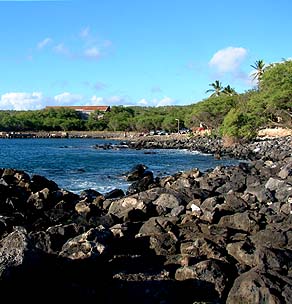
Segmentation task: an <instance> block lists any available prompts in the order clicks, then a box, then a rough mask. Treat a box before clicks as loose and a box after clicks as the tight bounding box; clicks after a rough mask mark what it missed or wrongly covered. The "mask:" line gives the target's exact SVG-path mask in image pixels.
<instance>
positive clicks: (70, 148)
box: [0, 138, 238, 194]
mask: <svg viewBox="0 0 292 304" xmlns="http://www.w3.org/2000/svg"><path fill="white" fill-rule="evenodd" d="M104 143H112V144H115V143H116V144H118V143H119V141H114V140H99V139H85V138H84V139H83V138H81V139H75V138H69V139H0V168H14V169H18V170H24V171H26V172H27V173H28V174H30V175H31V176H32V175H33V174H39V175H43V176H45V177H46V178H48V179H51V180H53V181H55V182H56V183H57V184H58V185H59V187H60V188H63V189H66V190H69V191H72V192H75V193H80V192H81V191H82V190H85V189H94V190H97V191H99V192H101V193H103V194H105V193H107V192H109V191H111V190H113V189H115V188H119V189H122V190H124V191H126V190H127V188H128V186H129V185H130V183H129V182H127V181H126V180H125V175H126V173H127V172H128V171H130V170H131V168H133V167H134V166H135V165H137V164H144V165H146V166H147V167H148V170H150V171H152V172H153V173H154V176H155V177H156V176H158V177H163V176H167V175H171V174H174V173H176V172H179V171H186V170H189V169H192V168H198V169H200V170H201V171H206V170H207V169H210V168H214V167H216V166H218V165H233V164H236V163H238V160H232V159H221V160H216V159H214V157H213V156H212V155H206V154H200V153H197V152H190V151H187V150H147V151H145V150H131V149H120V150H113V149H112V150H103V149H95V148H94V147H95V145H101V144H104ZM145 152H146V153H145ZM149 152H150V153H149Z"/></svg>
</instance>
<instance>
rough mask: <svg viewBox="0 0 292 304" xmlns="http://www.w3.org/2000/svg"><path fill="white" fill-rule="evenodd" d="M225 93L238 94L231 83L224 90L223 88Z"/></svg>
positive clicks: (229, 94)
mask: <svg viewBox="0 0 292 304" xmlns="http://www.w3.org/2000/svg"><path fill="white" fill-rule="evenodd" d="M222 93H223V94H226V95H228V96H234V95H236V94H237V93H236V91H235V90H234V89H233V88H231V87H230V85H228V86H226V87H225V88H224V89H223V90H222Z"/></svg>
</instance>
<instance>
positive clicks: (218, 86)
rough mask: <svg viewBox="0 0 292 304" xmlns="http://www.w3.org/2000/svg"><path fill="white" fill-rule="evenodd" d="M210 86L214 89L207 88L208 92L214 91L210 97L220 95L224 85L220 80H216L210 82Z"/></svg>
mask: <svg viewBox="0 0 292 304" xmlns="http://www.w3.org/2000/svg"><path fill="white" fill-rule="evenodd" d="M209 86H211V87H212V89H209V90H207V91H206V93H209V92H213V94H212V95H211V96H210V97H213V96H219V95H220V94H221V92H222V89H223V87H222V84H221V82H220V81H219V80H215V82H213V83H210V84H209Z"/></svg>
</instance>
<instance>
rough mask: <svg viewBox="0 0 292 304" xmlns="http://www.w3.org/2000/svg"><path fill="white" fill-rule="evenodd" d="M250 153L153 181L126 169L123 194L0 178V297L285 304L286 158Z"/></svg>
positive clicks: (10, 175) (289, 189) (291, 184)
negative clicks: (231, 162)
mask: <svg viewBox="0 0 292 304" xmlns="http://www.w3.org/2000/svg"><path fill="white" fill-rule="evenodd" d="M287 147H288V148H287ZM257 148H258V146H257V147H252V146H251V147H249V148H248V149H249V150H250V151H252V149H253V150H255V149H257ZM261 151H263V153H262V154H258V156H257V157H256V158H258V160H257V161H251V162H249V163H240V164H239V165H237V166H232V167H216V168H215V169H212V170H209V171H207V172H205V173H202V172H200V171H199V170H198V169H196V168H194V169H193V170H190V171H188V172H183V173H177V174H175V175H173V176H168V177H164V178H161V179H157V178H153V176H152V175H151V174H150V173H149V172H147V170H146V168H145V167H144V166H143V165H138V166H137V167H136V168H135V170H136V175H135V172H132V174H129V178H130V179H131V180H133V184H132V186H131V187H130V188H129V191H128V192H127V193H124V192H123V191H121V190H119V189H116V190H114V191H112V192H110V193H107V194H106V195H102V194H100V193H98V192H96V191H94V190H90V189H89V190H86V191H84V192H83V193H81V194H80V195H76V194H73V193H71V192H69V191H66V190H64V189H60V188H59V187H58V185H56V184H55V183H54V182H53V181H50V180H47V179H46V178H44V177H41V176H38V175H34V176H32V177H30V176H29V175H28V174H26V173H25V172H22V171H19V170H15V169H7V168H6V169H0V177H1V178H0V292H1V296H2V297H6V298H8V299H9V300H10V301H13V300H22V301H25V300H27V301H29V302H36V301H40V299H46V300H47V301H49V302H51V301H58V300H60V299H65V300H66V301H67V302H69V301H81V300H82V301H87V300H90V301H95V302H97V303H117V302H121V303H145V304H146V303H161V304H162V303H164V304H168V303H171V304H172V303H173V304H174V303H187V304H188V303H196V302H203V303H229V304H235V303H236V304H237V303H291V298H292V262H291V261H292V225H291V224H292V214H291V204H292V157H291V148H290V149H289V145H286V148H285V149H284V148H282V150H281V151H279V152H278V154H277V158H272V157H273V155H274V154H276V153H273V151H274V150H273V149H272V150H270V153H269V154H268V149H267V150H266V152H265V150H264V149H263V148H261ZM253 153H257V152H255V151H254V152H253ZM268 156H269V158H268ZM143 170H145V171H146V172H144V171H143Z"/></svg>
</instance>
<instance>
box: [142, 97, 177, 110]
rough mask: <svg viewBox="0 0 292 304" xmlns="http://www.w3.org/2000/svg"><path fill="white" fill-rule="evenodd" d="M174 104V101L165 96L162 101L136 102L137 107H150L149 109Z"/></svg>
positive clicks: (144, 99) (143, 99)
mask: <svg viewBox="0 0 292 304" xmlns="http://www.w3.org/2000/svg"><path fill="white" fill-rule="evenodd" d="M173 104H175V100H174V99H172V98H170V97H167V96H165V97H164V98H162V99H156V98H154V99H152V100H147V99H146V98H142V99H141V100H139V101H138V105H139V106H151V107H164V106H170V105H173Z"/></svg>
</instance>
